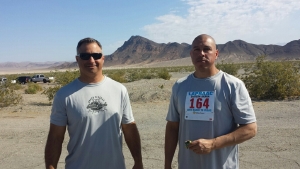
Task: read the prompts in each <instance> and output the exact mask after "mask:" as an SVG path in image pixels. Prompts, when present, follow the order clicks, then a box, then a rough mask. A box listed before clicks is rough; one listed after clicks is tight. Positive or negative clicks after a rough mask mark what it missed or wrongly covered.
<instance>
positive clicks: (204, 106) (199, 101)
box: [185, 91, 215, 121]
mask: <svg viewBox="0 0 300 169" xmlns="http://www.w3.org/2000/svg"><path fill="white" fill-rule="evenodd" d="M214 102H215V91H194V92H187V94H186V99H185V119H186V120H202V121H213V120H214Z"/></svg>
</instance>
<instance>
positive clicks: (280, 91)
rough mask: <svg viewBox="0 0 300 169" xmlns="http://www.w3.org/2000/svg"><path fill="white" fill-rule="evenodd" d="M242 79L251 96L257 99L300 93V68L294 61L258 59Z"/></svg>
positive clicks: (282, 97) (283, 96) (285, 96)
mask: <svg viewBox="0 0 300 169" xmlns="http://www.w3.org/2000/svg"><path fill="white" fill-rule="evenodd" d="M242 80H243V81H244V82H245V85H246V87H247V88H248V90H249V93H250V96H251V97H254V98H257V99H284V98H287V97H292V96H299V95H300V76H299V69H298V68H297V67H295V65H294V64H293V63H292V62H271V61H265V57H264V56H260V57H258V58H257V59H256V64H255V68H254V69H253V70H252V71H250V72H247V73H246V74H245V75H244V76H243V78H242Z"/></svg>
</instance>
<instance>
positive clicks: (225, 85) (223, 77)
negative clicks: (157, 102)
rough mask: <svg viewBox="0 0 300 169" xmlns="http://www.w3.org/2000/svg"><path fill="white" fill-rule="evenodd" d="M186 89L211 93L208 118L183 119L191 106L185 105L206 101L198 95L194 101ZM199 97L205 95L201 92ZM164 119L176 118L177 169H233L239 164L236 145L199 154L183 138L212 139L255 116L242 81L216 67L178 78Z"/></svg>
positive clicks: (193, 91) (202, 104) (171, 119)
mask: <svg viewBox="0 0 300 169" xmlns="http://www.w3.org/2000/svg"><path fill="white" fill-rule="evenodd" d="M187 93H200V94H203V93H208V94H209V93H213V94H214V96H212V97H210V96H207V98H209V99H210V100H214V101H213V103H214V106H213V108H212V112H213V118H212V119H213V120H212V121H209V120H207V121H202V120H186V117H187V116H186V113H187V112H188V111H189V110H191V109H189V106H190V107H193V108H194V107H196V106H198V107H201V106H202V107H203V106H205V104H206V105H208V102H206V103H205V102H204V101H202V100H201V99H202V98H201V99H200V100H201V101H202V102H201V101H199V102H195V103H194V100H193V98H191V97H189V96H188V94H187ZM203 97H204V98H203V99H205V97H206V96H205V94H204V96H203ZM195 99H197V98H195ZM200 102H201V103H200ZM189 104H191V105H189ZM197 104H198V105H197ZM196 110H197V109H196ZM197 113H198V112H197V111H196V114H197ZM199 114H201V113H199ZM166 120H167V121H174V122H179V136H178V137H179V138H178V140H179V142H178V144H179V154H178V163H179V164H178V168H179V169H186V168H209V169H220V168H224V169H228V168H234V169H236V168H239V161H238V146H237V145H235V146H228V147H225V148H222V149H218V150H214V151H212V152H211V153H210V154H206V155H199V154H196V153H194V152H193V151H191V150H189V149H186V148H185V144H184V142H185V141H186V140H196V139H200V138H204V139H212V138H216V137H218V136H222V135H225V134H228V133H230V132H232V131H234V130H235V129H236V128H237V127H238V124H249V123H252V122H255V121H256V117H255V114H254V109H253V105H252V102H251V99H250V97H249V94H248V91H247V89H246V87H245V85H244V83H243V82H242V81H241V80H239V79H238V78H236V77H234V76H232V75H229V74H227V73H224V72H222V71H219V72H218V73H217V74H216V75H214V76H212V77H209V78H204V79H198V78H195V77H194V75H193V74H190V75H188V76H186V77H184V78H181V79H179V80H178V81H177V82H176V83H175V84H174V86H173V88H172V96H171V100H170V105H169V111H168V114H167V117H166Z"/></svg>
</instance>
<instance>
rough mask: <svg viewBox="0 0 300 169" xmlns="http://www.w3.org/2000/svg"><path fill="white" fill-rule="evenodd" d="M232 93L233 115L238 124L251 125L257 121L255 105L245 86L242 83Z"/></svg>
mask: <svg viewBox="0 0 300 169" xmlns="http://www.w3.org/2000/svg"><path fill="white" fill-rule="evenodd" d="M233 91H234V92H233V93H232V102H231V105H232V106H231V108H232V114H233V116H234V119H235V122H236V123H237V124H249V123H253V122H255V121H256V117H255V113H254V109H253V105H252V101H251V98H250V96H249V93H248V90H247V89H246V86H245V84H244V83H243V82H242V81H240V82H239V83H238V84H237V86H236V88H235V90H233Z"/></svg>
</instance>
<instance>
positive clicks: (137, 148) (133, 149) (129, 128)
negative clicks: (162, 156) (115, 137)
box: [122, 123, 142, 163]
mask: <svg viewBox="0 0 300 169" xmlns="http://www.w3.org/2000/svg"><path fill="white" fill-rule="evenodd" d="M122 129H123V132H124V138H125V141H126V144H127V146H128V148H129V150H130V153H131V155H132V158H133V159H134V161H135V163H142V152H141V139H140V134H139V131H138V129H137V126H136V124H135V123H131V124H126V125H122Z"/></svg>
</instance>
